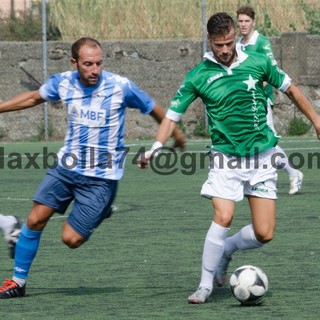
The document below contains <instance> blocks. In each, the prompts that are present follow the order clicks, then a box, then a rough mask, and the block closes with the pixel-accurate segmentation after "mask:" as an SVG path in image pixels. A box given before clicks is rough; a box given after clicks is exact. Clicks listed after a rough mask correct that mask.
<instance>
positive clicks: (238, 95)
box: [140, 12, 320, 304]
mask: <svg viewBox="0 0 320 320" xmlns="http://www.w3.org/2000/svg"><path fill="white" fill-rule="evenodd" d="M207 31H208V42H209V45H210V47H211V52H208V53H206V54H205V55H204V60H203V61H202V62H201V63H199V64H198V65H197V66H196V67H195V68H193V69H192V70H191V71H189V72H188V74H187V75H186V77H185V78H184V80H183V82H182V84H181V86H180V88H179V89H178V91H177V93H176V95H175V96H174V97H173V99H172V101H171V103H170V106H169V109H168V111H167V113H166V117H165V118H164V119H163V121H162V123H161V125H160V127H159V130H158V132H157V135H156V141H155V142H154V144H153V146H152V148H151V149H150V150H149V151H147V152H146V153H145V154H144V155H142V156H141V159H140V162H141V163H140V164H141V167H144V166H145V165H147V164H148V161H149V160H150V159H152V157H155V156H157V155H158V154H159V152H160V151H161V147H162V146H163V145H164V144H165V143H166V142H167V140H168V139H169V137H170V136H171V134H172V130H173V129H174V128H175V127H176V122H177V121H179V120H180V119H181V117H182V115H183V114H184V113H185V111H186V110H187V108H188V106H189V105H190V104H191V103H192V102H193V101H194V100H195V99H196V98H198V97H199V98H201V99H202V101H203V102H204V104H205V106H206V113H207V117H208V126H209V133H210V137H211V142H212V150H211V157H210V169H209V175H208V179H207V181H206V182H205V183H204V184H203V186H202V189H201V195H202V196H203V197H206V198H209V199H210V200H211V202H212V205H213V221H212V223H211V225H210V227H209V230H208V232H207V235H206V238H205V243H204V248H203V256H202V273H201V280H200V284H199V286H198V288H197V290H196V291H195V292H194V293H193V294H192V295H190V296H189V297H188V301H189V303H196V304H199V303H204V302H205V301H206V300H207V299H208V298H209V296H210V294H211V292H212V289H213V282H214V278H216V279H217V280H218V279H219V280H220V284H223V278H224V277H225V275H226V271H227V267H228V264H229V261H230V260H231V256H232V254H233V253H234V252H235V251H236V250H239V249H241V250H246V249H255V248H259V247H261V246H263V245H264V244H266V243H268V242H270V241H271V240H272V238H273V234H274V229H275V222H276V219H275V218H276V198H277V187H276V184H277V169H276V165H275V164H274V161H275V156H276V150H275V146H276V144H277V142H278V140H279V137H277V136H276V135H275V133H274V131H273V130H272V129H271V128H270V127H269V126H268V124H267V98H266V95H265V92H264V86H263V82H268V83H269V84H271V85H272V86H274V87H275V88H276V89H278V90H280V91H282V92H284V93H285V94H286V95H287V96H288V97H289V98H290V99H291V100H292V101H293V102H294V103H295V104H296V105H297V107H298V108H299V109H300V110H301V112H302V113H304V114H305V116H306V117H307V118H308V119H309V120H310V121H311V123H312V124H313V126H314V128H315V130H316V133H317V137H318V138H320V117H319V116H318V115H317V113H316V112H315V110H314V108H313V107H312V105H311V104H310V102H309V101H308V99H307V98H306V97H305V96H304V95H303V94H302V92H301V91H300V90H299V88H298V87H297V86H295V85H294V83H293V82H292V81H291V79H290V77H289V76H288V75H287V74H286V73H285V72H283V71H282V70H281V69H280V68H279V67H278V66H277V65H276V64H272V62H271V60H270V59H269V58H268V57H266V55H264V54H261V53H252V54H250V55H247V54H246V53H245V52H243V51H242V50H241V48H240V47H239V46H237V45H236V40H237V35H236V25H235V22H234V20H233V19H232V18H231V16H230V15H228V14H227V13H225V12H220V13H216V14H214V15H213V16H211V17H210V19H209V20H208V23H207ZM244 196H246V197H247V199H248V202H249V206H250V210H251V216H252V223H251V224H249V225H246V226H245V227H243V228H242V229H241V230H240V231H239V232H237V233H236V234H234V235H233V236H231V237H228V252H227V251H226V250H225V243H226V239H227V235H228V231H229V228H230V226H231V222H232V219H233V216H234V211H235V205H236V202H238V201H241V200H242V199H243V197H244Z"/></svg>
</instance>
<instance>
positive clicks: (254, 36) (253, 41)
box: [238, 30, 259, 47]
mask: <svg viewBox="0 0 320 320" xmlns="http://www.w3.org/2000/svg"><path fill="white" fill-rule="evenodd" d="M258 37H259V32H258V31H257V30H255V31H254V32H253V34H252V36H251V38H250V39H249V41H248V42H247V43H245V44H243V43H241V41H242V39H243V37H240V38H239V40H238V43H239V44H241V45H242V46H243V47H246V46H254V45H255V44H256V42H257V40H258Z"/></svg>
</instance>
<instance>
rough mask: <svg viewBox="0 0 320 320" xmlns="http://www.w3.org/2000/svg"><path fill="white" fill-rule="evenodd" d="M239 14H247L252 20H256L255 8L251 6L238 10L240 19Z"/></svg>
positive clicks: (246, 5) (244, 6) (247, 5)
mask: <svg viewBox="0 0 320 320" xmlns="http://www.w3.org/2000/svg"><path fill="white" fill-rule="evenodd" d="M239 14H245V15H247V16H249V17H250V18H251V19H252V20H254V19H255V15H256V13H255V12H254V10H253V8H252V7H251V6H250V5H249V4H245V5H243V6H241V7H240V8H239V9H238V10H237V18H238V17H239Z"/></svg>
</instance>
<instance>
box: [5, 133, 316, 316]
mask: <svg viewBox="0 0 320 320" xmlns="http://www.w3.org/2000/svg"><path fill="white" fill-rule="evenodd" d="M150 144H151V142H150V141H131V142H128V145H129V146H130V152H129V155H128V159H127V162H126V173H125V177H124V179H123V180H122V181H121V182H120V185H119V193H118V197H117V199H116V205H117V206H118V207H119V210H118V211H117V212H116V213H115V214H114V215H113V216H112V217H111V218H110V219H109V220H106V221H105V222H103V224H102V225H101V226H100V227H99V228H98V229H97V230H96V232H95V233H94V234H93V236H92V237H91V239H90V241H88V242H87V243H86V244H85V245H83V246H82V247H81V248H79V249H76V250H71V249H68V248H67V247H66V246H64V245H63V244H62V242H61V240H60V234H61V228H62V223H63V219H64V217H62V216H59V215H56V216H54V217H53V218H52V220H51V221H50V222H49V224H48V225H47V228H46V229H45V231H44V233H43V235H42V239H41V246H40V249H39V252H38V255H37V257H36V259H35V261H34V264H33V266H32V269H31V272H30V279H29V281H28V284H27V295H26V297H25V298H21V299H11V300H0V319H4V320H16V319H17V320H18V319H19V320H22V319H24V320H38V319H45V320H48V319H66V320H71V319H72V320H73V319H74V320H79V319H86V320H91V319H112V320H113V319H117V320H125V319H150V320H153V319H161V320H169V319H170V320H171V319H181V320H189V319H190V320H195V319H199V320H206V319H208V320H211V319H226V320H233V319H236V320H242V319H250V320H255V319H259V320H260V319H281V320H283V319H285V320H286V319H288V320H295V319H297V320H301V319H318V318H319V311H320V306H319V296H318V294H319V288H320V247H319V237H320V235H319V217H320V214H319V201H320V200H319V189H320V188H319V185H320V182H319V181H320V170H319V168H318V167H319V165H320V160H319V161H317V160H316V159H315V158H314V159H313V161H312V163H309V165H308V164H307V159H308V157H310V155H311V154H314V153H318V152H319V141H317V140H316V139H315V137H303V138H300V137H299V138H284V139H283V140H282V142H281V146H282V147H283V148H285V150H286V152H287V154H288V155H290V154H293V153H295V154H296V156H295V157H293V159H294V160H299V161H300V163H302V160H303V161H304V166H303V167H302V168H301V170H302V171H303V172H304V175H305V179H304V183H303V189H302V192H301V193H300V194H298V195H296V196H289V195H288V194H287V192H288V189H289V183H288V177H287V176H286V174H285V173H284V172H283V171H281V170H279V185H278V188H279V200H278V202H277V203H278V204H277V228H276V233H275V238H274V240H273V241H272V242H271V243H270V244H268V245H266V246H264V247H263V248H261V249H258V250H256V251H255V250H253V251H243V252H237V253H236V254H235V256H234V259H233V260H232V262H231V265H230V271H232V270H234V269H236V268H237V267H239V266H241V265H244V264H254V265H257V266H259V267H261V268H262V269H263V270H264V271H265V272H266V274H267V276H268V279H269V292H268V294H267V296H266V299H265V301H264V303H263V304H262V305H261V306H258V307H240V305H239V304H238V302H237V301H236V300H235V299H234V298H233V297H232V296H231V293H230V292H229V289H228V288H227V287H225V288H219V289H217V290H215V292H214V294H213V295H212V297H211V299H210V300H209V302H208V303H206V304H204V305H189V304H188V303H187V296H188V295H189V294H190V293H192V292H193V291H194V289H195V288H196V287H197V285H198V283H199V279H200V269H201V254H202V247H203V241H204V237H205V235H206V232H207V229H208V227H209V225H210V221H211V216H212V210H211V204H210V201H208V200H206V199H203V198H201V197H200V195H199V191H200V188H201V185H202V183H203V182H204V181H205V179H206V177H207V165H204V166H203V165H202V164H201V163H200V160H199V158H200V154H201V153H200V152H205V151H206V150H207V149H206V148H205V147H206V145H207V144H208V142H207V141H204V140H198V141H189V144H188V149H187V152H190V154H196V158H195V159H196V160H193V161H194V163H193V164H194V165H195V167H196V172H195V173H194V174H188V172H189V173H190V169H188V170H187V169H186V168H187V164H188V163H187V160H188V159H189V160H190V158H185V159H184V161H185V162H182V160H181V159H182V158H179V160H178V163H179V165H177V166H176V167H175V169H176V172H175V173H174V174H167V175H164V174H162V175H160V174H156V173H155V172H154V170H151V169H150V168H149V169H147V170H140V169H138V168H137V167H136V166H135V165H133V164H132V159H133V156H134V154H135V153H136V151H137V150H138V149H139V148H140V146H141V145H145V146H146V147H149V146H150ZM60 145H61V143H56V142H55V143H25V144H22V143H21V144H19V143H15V144H4V145H2V147H3V151H4V153H5V154H6V155H7V156H8V157H5V158H3V162H2V163H0V170H1V171H0V172H1V175H0V177H1V178H0V179H1V180H0V181H1V184H0V204H1V208H2V209H1V212H3V213H5V214H17V215H20V216H22V217H24V218H25V217H26V216H27V214H28V212H29V209H30V206H31V199H32V196H33V193H34V191H35V189H36V187H37V185H38V183H39V182H40V181H41V179H42V177H43V175H44V173H45V170H43V169H36V168H34V166H31V167H30V168H25V166H26V165H27V162H28V161H27V156H25V157H23V158H22V160H21V161H22V162H21V163H20V167H19V161H18V159H17V156H14V154H13V152H17V153H19V154H22V155H24V154H25V153H27V152H29V153H30V154H33V155H34V154H35V153H36V152H39V153H41V152H42V151H43V148H44V147H48V149H49V150H50V151H52V152H55V151H57V149H58V147H59V146H60ZM13 160H15V161H16V162H14V161H13ZM9 161H11V162H9ZM42 161H43V158H41V157H40V156H39V157H38V158H37V163H39V164H40V166H41V162H42ZM318 162H319V163H318ZM1 164H2V167H1ZM29 164H30V163H29ZM189 164H190V162H189ZM295 164H296V163H295ZM14 167H16V169H13V168H14ZM18 167H19V168H18ZM10 168H11V169H10ZM249 221H250V214H249V210H248V206H247V202H246V200H244V201H242V202H241V203H239V204H238V205H237V209H236V215H235V219H234V222H233V227H232V229H231V231H230V234H232V233H234V232H236V231H237V230H238V229H239V228H240V227H241V226H243V225H245V224H247V223H248V222H249ZM0 240H1V239H0ZM0 261H1V267H0V277H1V278H3V279H1V280H4V279H5V278H6V277H11V275H12V267H13V261H12V260H10V259H9V258H8V254H7V249H6V245H5V242H4V241H0Z"/></svg>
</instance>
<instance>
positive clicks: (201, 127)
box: [193, 119, 210, 138]
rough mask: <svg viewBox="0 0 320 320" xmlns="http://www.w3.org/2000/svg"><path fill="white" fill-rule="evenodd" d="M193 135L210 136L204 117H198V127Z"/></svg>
mask: <svg viewBox="0 0 320 320" xmlns="http://www.w3.org/2000/svg"><path fill="white" fill-rule="evenodd" d="M193 135H194V136H196V137H203V138H209V137H210V135H209V132H208V129H207V128H206V124H205V121H204V119H197V124H196V127H195V128H194V131H193Z"/></svg>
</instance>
